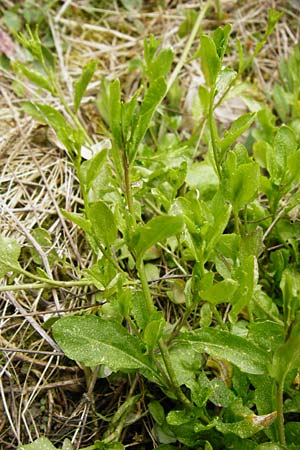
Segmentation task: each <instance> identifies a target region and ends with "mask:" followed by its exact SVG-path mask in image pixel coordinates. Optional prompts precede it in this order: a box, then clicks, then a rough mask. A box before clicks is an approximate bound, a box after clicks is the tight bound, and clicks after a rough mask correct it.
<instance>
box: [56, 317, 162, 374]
mask: <svg viewBox="0 0 300 450" xmlns="http://www.w3.org/2000/svg"><path fill="white" fill-rule="evenodd" d="M52 329H53V335H54V338H55V340H56V342H57V343H58V345H59V346H60V347H61V349H62V350H63V351H64V353H65V354H66V355H67V356H68V358H71V359H74V360H76V361H80V362H81V363H83V364H85V365H86V366H88V367H93V366H96V365H98V364H105V365H107V366H108V367H109V368H110V369H111V370H113V371H118V370H126V369H139V368H140V369H147V370H150V371H153V369H152V365H151V362H150V360H149V359H148V357H147V356H145V355H144V353H143V347H142V345H141V341H139V340H138V339H137V338H136V337H134V336H131V335H130V334H129V333H128V331H127V329H126V328H124V327H122V326H121V325H120V324H119V323H117V322H114V321H107V320H103V319H101V318H100V317H97V316H81V317H79V316H78V317H77V316H69V317H63V318H62V319H59V320H58V321H57V322H55V324H54V325H53V327H52Z"/></svg>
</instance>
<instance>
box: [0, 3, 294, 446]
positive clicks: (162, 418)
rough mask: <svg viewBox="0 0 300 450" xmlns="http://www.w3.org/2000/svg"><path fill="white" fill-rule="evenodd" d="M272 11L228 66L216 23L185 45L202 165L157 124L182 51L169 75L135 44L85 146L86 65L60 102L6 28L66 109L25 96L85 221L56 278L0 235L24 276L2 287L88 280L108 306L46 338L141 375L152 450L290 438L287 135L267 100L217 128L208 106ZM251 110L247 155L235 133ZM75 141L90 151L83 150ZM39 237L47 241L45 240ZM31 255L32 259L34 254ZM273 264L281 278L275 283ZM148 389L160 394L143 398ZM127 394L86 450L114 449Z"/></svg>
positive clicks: (7, 268)
mask: <svg viewBox="0 0 300 450" xmlns="http://www.w3.org/2000/svg"><path fill="white" fill-rule="evenodd" d="M217 4H219V2H217ZM207 7H208V4H207V6H206V9H207ZM204 13H205V11H204V12H203V13H202V14H204ZM279 17H280V15H279V14H278V13H276V12H274V11H271V12H270V15H269V24H268V28H267V30H266V33H265V35H264V36H263V37H262V39H261V41H260V42H259V43H258V44H257V46H256V47H255V49H254V51H253V53H252V54H251V55H244V52H243V49H242V48H241V45H240V44H239V43H238V46H239V58H240V59H239V66H238V70H237V71H234V70H233V69H231V68H227V67H224V55H225V53H226V50H227V46H228V41H229V39H230V31H231V27H230V26H229V25H226V26H225V27H223V28H222V27H220V28H218V29H217V30H215V32H214V33H213V34H212V35H211V36H209V35H202V36H201V37H200V47H199V49H198V50H197V52H196V53H195V55H194V58H198V59H199V63H200V64H201V68H202V71H203V74H204V77H205V85H203V86H201V87H200V89H199V101H200V103H201V104H202V111H203V117H202V118H201V120H200V124H199V127H200V129H202V131H203V146H204V147H205V145H206V154H205V156H204V160H203V161H202V162H201V163H200V165H199V162H197V161H194V160H193V156H194V149H193V148H191V147H192V145H191V142H193V139H194V138H195V136H192V137H191V139H190V141H186V142H185V141H181V140H180V138H178V136H177V135H176V134H172V133H171V131H170V130H168V126H169V125H168V124H170V123H171V119H170V117H168V118H167V119H165V116H166V115H167V114H166V112H165V109H164V101H166V99H168V95H169V94H170V90H171V88H172V86H173V83H174V81H175V79H176V77H177V75H178V72H179V70H180V68H181V67H182V64H183V59H180V61H179V63H178V65H177V66H176V67H175V69H174V70H173V72H172V74H171V75H169V72H170V70H171V67H172V58H173V56H172V51H171V49H162V50H160V51H159V42H157V41H156V40H155V38H154V37H151V38H150V39H149V40H146V41H145V44H144V59H145V61H144V62H143V82H142V85H141V86H140V88H139V89H138V91H137V92H136V93H135V94H134V95H133V96H132V97H131V98H130V99H126V100H123V97H124V96H123V93H122V90H121V86H120V82H119V81H118V80H115V81H112V82H108V81H104V82H103V83H102V86H101V92H102V95H101V97H100V99H98V102H97V103H98V108H99V111H100V114H101V116H102V118H103V121H104V122H105V123H106V124H107V134H109V138H110V142H109V143H107V144H106V146H105V148H101V149H100V150H98V151H97V147H96V145H95V143H94V142H92V140H91V139H90V137H89V136H88V134H87V131H86V130H85V128H84V126H83V124H82V123H81V121H80V115H79V114H78V111H79V109H80V104H81V100H82V99H83V97H84V95H85V90H86V88H87V86H88V84H89V82H90V81H91V79H92V77H93V75H94V73H95V70H96V63H95V62H91V63H89V64H87V65H86V66H85V67H84V68H83V71H82V75H81V77H80V78H79V80H77V81H76V82H75V83H74V98H73V104H72V106H69V103H68V102H67V101H66V100H65V99H64V97H63V94H62V89H61V87H60V84H59V80H58V79H57V76H56V75H55V69H54V68H55V61H54V60H53V58H51V57H49V55H48V53H47V52H46V51H45V49H44V48H43V46H42V44H41V42H40V40H39V38H38V36H37V33H32V32H31V31H30V29H28V34H27V35H25V34H20V35H19V40H20V42H21V43H22V45H23V46H24V47H25V48H26V49H27V50H28V51H29V52H30V53H31V54H32V56H33V57H34V58H35V59H36V61H37V62H38V63H39V69H40V70H39V72H35V71H33V70H31V68H28V67H27V66H24V65H22V64H21V63H15V66H14V67H15V70H16V71H17V72H18V73H19V74H20V75H22V76H24V77H26V78H27V79H28V80H29V81H30V82H32V83H34V84H35V85H36V86H37V87H38V88H40V89H41V90H47V91H48V92H50V93H51V94H52V95H53V96H54V97H56V98H58V99H59V100H60V102H61V104H62V107H63V110H62V112H58V111H57V110H56V109H54V108H53V107H51V106H49V105H45V104H43V103H40V102H37V101H34V100H33V101H27V102H25V103H24V105H23V108H24V110H25V112H26V113H29V114H31V115H32V116H33V117H34V118H36V119H37V120H38V121H40V122H42V123H44V124H47V125H48V126H50V127H52V128H53V129H54V130H55V132H56V134H57V136H58V138H59V139H60V141H61V142H62V144H63V145H64V146H65V148H66V150H67V152H68V156H69V158H70V159H71V161H72V163H73V165H74V168H75V170H76V173H77V176H78V179H79V182H80V187H81V192H82V197H83V201H84V206H83V208H82V211H81V212H80V213H73V212H69V211H63V214H64V216H65V217H66V218H67V219H68V220H71V221H73V222H74V223H75V224H76V225H78V226H79V227H80V228H81V229H82V230H83V231H84V233H85V235H86V238H87V241H88V242H89V244H90V247H91V249H92V251H93V254H94V257H93V262H92V264H91V266H90V267H89V268H88V269H86V270H85V274H84V277H81V278H80V279H78V280H77V281H76V280H67V281H65V280H64V281H59V280H53V279H50V278H49V277H48V276H46V274H45V273H44V272H43V271H42V269H41V268H39V270H38V271H37V273H33V272H30V271H28V270H25V269H23V268H22V266H21V265H20V263H19V261H18V260H19V255H20V250H21V248H20V246H19V245H18V244H17V243H16V241H14V240H12V239H10V238H5V237H1V241H0V247H1V251H2V253H1V256H0V275H1V276H2V277H3V276H5V274H6V273H8V272H9V273H10V274H13V275H14V274H18V273H19V274H23V275H24V276H26V277H27V278H30V279H32V280H34V282H33V283H27V284H22V285H14V284H13V283H12V282H10V283H9V284H7V285H5V286H1V288H0V290H1V291H5V290H18V289H26V288H30V289H33V288H36V289H39V288H47V287H49V288H50V287H52V286H57V287H69V286H74V285H77V286H86V285H94V286H96V288H97V289H98V290H99V291H100V293H101V299H105V302H106V304H105V305H103V307H101V306H100V305H99V307H98V308H97V313H96V314H86V313H83V312H82V313H81V314H80V315H67V316H65V317H62V318H59V319H58V320H56V321H55V323H54V324H53V326H52V333H53V336H54V339H55V341H56V342H57V344H58V345H59V347H60V348H61V349H62V350H63V352H64V353H65V355H66V356H67V357H68V358H70V359H73V360H75V361H78V362H79V363H80V364H81V366H82V367H84V368H85V369H86V371H87V373H90V369H93V370H96V373H97V374H98V372H99V376H100V370H101V369H103V368H106V369H109V371H110V372H122V373H124V374H127V375H132V374H138V376H142V377H144V379H146V380H147V386H148V387H147V391H146V393H145V399H144V401H145V402H146V404H147V408H148V412H149V414H150V416H151V417H152V419H153V423H154V432H155V436H156V438H157V442H158V443H159V444H160V445H159V447H157V448H161V449H172V448H176V447H174V445H176V443H177V444H178V443H180V444H179V445H180V446H181V448H195V449H196V448H197V449H198V448H203V449H205V450H211V449H215V450H218V449H221V448H222V449H225V448H228V449H229V448H231V449H236V450H238V449H241V448H245V449H253V450H254V449H256V450H264V449H273V450H276V449H285V448H287V449H289V450H292V449H297V448H299V446H297V438H295V437H294V436H298V435H299V427H297V426H296V425H295V424H294V425H289V423H287V426H286V427H285V424H284V412H285V409H286V410H287V411H289V410H293V408H297V407H296V406H295V405H296V404H298V405H299V395H298V392H297V391H296V390H295V389H293V388H292V387H291V386H290V385H288V383H290V377H291V376H294V378H295V377H296V375H297V371H298V370H299V366H300V359H299V349H300V342H299V336H300V332H299V331H300V330H299V301H298V297H299V280H300V278H299V261H298V256H297V249H296V247H295V243H294V245H292V244H291V247H292V251H291V249H290V247H289V244H287V242H291V240H292V239H293V236H292V231H291V229H290V228H289V227H288V226H286V220H287V219H288V217H289V216H288V214H289V213H290V212H291V211H292V210H293V208H295V206H296V202H297V201H298V200H297V199H298V197H297V196H295V195H296V192H297V189H298V178H299V174H300V171H299V164H298V160H299V154H300V152H299V149H298V141H297V138H296V136H295V133H294V131H293V129H292V127H290V126H289V125H283V126H279V127H277V126H276V125H275V119H274V116H273V115H272V113H271V112H270V110H268V109H264V110H262V111H260V112H258V113H257V114H256V113H253V112H249V113H246V114H244V115H243V116H241V117H239V118H238V119H237V120H235V121H234V122H233V123H232V124H231V126H230V127H229V128H228V129H227V130H225V131H223V132H221V131H220V130H219V127H218V124H217V122H216V119H215V115H214V110H215V108H216V107H217V106H218V105H220V103H222V102H223V101H225V99H226V96H227V94H228V93H229V91H230V89H231V88H232V87H233V86H234V84H235V83H237V82H238V80H239V78H240V77H241V76H242V75H243V73H244V72H245V71H246V70H248V69H249V67H250V66H251V63H252V61H253V59H254V58H255V57H256V56H257V54H258V53H259V51H260V50H261V48H262V47H263V45H264V43H265V41H266V39H267V38H268V36H269V35H270V33H271V32H272V30H273V28H274V26H275V23H276V22H277V21H278V20H279ZM200 18H201V17H200ZM200 22H201V20H196V22H195V25H194V29H193V31H192V33H191V36H192V38H194V37H195V36H196V34H197V32H198V30H199V25H200ZM191 44H192V40H189V41H188V43H187V47H186V49H185V52H184V53H185V56H186V55H187V53H188V51H189V49H190V46H191ZM168 77H169V78H168ZM277 90H278V88H277ZM255 122H256V123H257V125H256V128H255V129H254V130H253V131H252V135H253V140H254V145H253V149H252V148H251V149H250V151H249V149H247V148H246V146H245V145H243V144H242V143H241V142H238V143H237V140H238V139H239V138H240V137H241V136H242V135H243V134H244V133H249V132H250V131H249V130H250V129H251V127H254V124H255ZM166 129H167V130H168V132H163V131H162V130H166ZM198 132H199V128H198V129H197V130H196V131H195V133H198ZM153 143H154V144H153ZM86 150H88V152H89V155H90V157H89V159H88V160H84V158H83V153H84V152H86ZM252 150H253V151H252ZM202 175H203V176H204V177H206V178H205V180H207V183H204V182H203V181H202V178H201V176H202ZM207 185H209V189H208V188H207ZM39 233H40V235H41V236H40V238H41V240H42V241H43V242H44V244H43V245H47V236H45V234H44V233H43V232H39ZM286 236H288V237H287V238H286ZM278 243H280V244H281V245H282V249H281V251H282V252H283V251H284V250H285V251H286V252H288V256H287V257H286V260H287V261H289V262H292V265H291V267H290V268H288V267H287V263H285V262H284V253H282V254H280V255H279V254H278V253H277V254H276V257H275V256H274V257H273V262H272V260H271V258H269V257H268V256H266V254H267V253H268V251H270V252H271V250H270V249H271V248H274V247H276V245H277V244H278ZM272 254H273V255H274V253H272ZM280 257H282V258H281V259H282V269H281V270H279V268H278V264H277V263H276V261H277V260H279V258H280ZM276 258H277V259H276ZM160 260H161V261H163V264H161V265H159V264H157V262H158V261H160ZM151 261H152V262H151ZM153 262H154V263H153ZM35 264H36V265H37V266H39V265H41V261H40V260H39V259H38V258H36V259H35ZM272 264H273V265H272ZM274 265H275V266H276V270H277V272H276V276H277V278H276V283H277V286H276V288H278V289H275V290H274V291H272V289H271V288H270V287H269V284H270V277H271V276H272V275H273V273H272V270H273V271H274V270H275V269H274ZM158 266H159V267H161V268H160V269H158ZM153 273H154V274H155V276H154V278H153V277H152V274H153ZM12 279H13V276H11V277H10V280H12ZM156 286H157V288H156ZM165 290H166V291H167V296H168V300H167V301H168V302H171V303H172V304H174V308H176V311H177V312H178V313H176V314H175V315H174V317H168V316H167V315H166V314H165V313H164V309H163V308H162V307H161V301H166V300H165V297H166V296H165V295H164V291H165ZM278 292H281V294H280V295H279V294H278ZM153 386H156V388H157V387H158V388H159V390H160V392H161V393H162V394H161V395H162V396H164V397H165V398H167V399H168V401H163V402H162V403H160V402H159V398H158V399H153V394H152V389H153ZM161 398H162V397H161ZM139 401H140V394H135V393H134V392H131V393H130V395H129V396H128V398H127V399H126V400H125V402H124V404H122V405H121V406H120V407H119V409H118V410H117V411H116V412H115V415H114V418H113V419H112V420H111V423H110V427H108V430H107V433H106V435H105V436H104V437H103V439H102V440H101V441H96V442H95V443H94V444H93V445H91V446H89V447H87V448H86V449H85V450H88V449H89V450H93V449H122V448H124V447H123V444H122V443H121V434H122V430H123V428H124V427H125V420H126V417H127V415H128V414H129V412H130V411H131V410H132V409H133V408H134V407H135V405H136V404H137V403H138V402H139ZM297 402H298V403H297ZM292 405H294V406H292ZM288 408H290V409H288ZM298 408H299V406H298ZM297 412H299V409H297ZM297 433H298V434H297ZM37 448H39V449H45V450H52V449H54V448H55V447H54V445H53V444H51V443H50V441H49V440H48V439H46V438H40V439H39V440H37V441H35V442H34V443H32V444H28V445H23V446H21V447H19V449H20V450H22V449H24V450H35V449H37ZM62 449H63V450H71V449H72V445H71V443H70V442H69V441H68V440H65V441H64V443H63V447H62Z"/></svg>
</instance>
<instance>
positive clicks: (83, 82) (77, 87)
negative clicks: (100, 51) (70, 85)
mask: <svg viewBox="0 0 300 450" xmlns="http://www.w3.org/2000/svg"><path fill="white" fill-rule="evenodd" d="M97 64H98V63H97V61H90V62H89V63H87V64H86V65H85V66H84V68H83V69H82V74H81V76H80V78H79V80H77V81H76V82H75V83H74V100H73V103H74V111H75V112H77V111H78V109H79V106H80V103H81V100H82V98H83V96H84V93H85V91H86V88H87V87H88V84H89V82H90V81H91V79H92V78H93V75H94V73H95V70H96V68H97Z"/></svg>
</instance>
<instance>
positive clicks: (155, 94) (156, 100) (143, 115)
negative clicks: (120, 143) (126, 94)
mask: <svg viewBox="0 0 300 450" xmlns="http://www.w3.org/2000/svg"><path fill="white" fill-rule="evenodd" d="M166 92H167V85H166V82H165V80H164V79H163V78H162V77H161V78H158V79H157V80H155V81H154V82H153V83H152V84H151V85H150V87H149V88H148V90H147V91H146V93H145V97H144V99H143V103H142V105H141V108H140V111H139V115H138V119H137V123H136V126H135V128H134V130H133V135H132V139H131V142H130V147H129V160H130V162H132V161H133V160H134V158H135V155H136V152H137V150H138V146H139V145H140V143H141V142H142V140H143V138H144V136H145V134H146V131H147V130H148V128H149V126H150V122H151V119H152V116H153V114H154V112H155V111H156V109H157V107H158V105H159V104H160V102H161V101H162V99H163V98H164V96H165V95H166Z"/></svg>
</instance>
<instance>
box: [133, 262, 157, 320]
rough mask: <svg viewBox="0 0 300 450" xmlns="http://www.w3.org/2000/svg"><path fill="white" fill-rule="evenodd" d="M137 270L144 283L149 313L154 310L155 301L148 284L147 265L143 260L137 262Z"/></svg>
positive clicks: (143, 287)
mask: <svg viewBox="0 0 300 450" xmlns="http://www.w3.org/2000/svg"><path fill="white" fill-rule="evenodd" d="M137 271H138V274H139V277H140V280H141V283H142V289H143V293H144V295H145V299H146V306H147V309H148V313H149V315H150V314H152V313H153V312H154V309H155V308H154V303H153V299H152V295H151V292H150V288H149V284H148V280H147V277H146V272H145V266H144V262H143V261H141V262H140V263H139V264H137Z"/></svg>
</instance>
